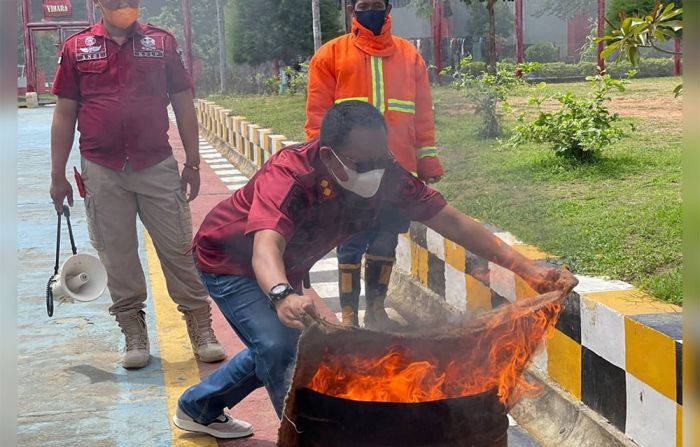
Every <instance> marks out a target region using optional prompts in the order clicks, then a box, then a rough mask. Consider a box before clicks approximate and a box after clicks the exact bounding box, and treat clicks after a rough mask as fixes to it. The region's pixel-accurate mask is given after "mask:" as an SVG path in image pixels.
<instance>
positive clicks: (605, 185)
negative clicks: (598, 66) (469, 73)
mask: <svg viewBox="0 0 700 447" xmlns="http://www.w3.org/2000/svg"><path fill="white" fill-rule="evenodd" d="M679 82H680V81H679V79H678V78H658V79H636V80H632V81H631V82H630V84H629V85H628V89H627V92H626V93H624V94H617V93H616V94H614V95H613V96H614V98H613V100H612V101H611V103H610V108H611V109H612V110H613V111H616V112H619V113H620V114H621V115H622V116H623V118H624V122H625V123H634V124H635V127H636V130H634V131H632V132H629V135H628V136H627V137H626V138H624V139H623V140H622V141H620V142H618V143H616V144H614V145H612V146H610V147H608V148H607V149H606V150H605V152H604V155H603V156H602V157H601V158H600V159H599V160H598V161H597V162H595V163H588V164H578V163H574V162H570V161H567V160H565V159H561V158H560V157H557V156H555V155H554V154H553V152H552V151H551V150H549V149H548V148H547V147H544V146H542V145H535V144H527V145H522V146H520V147H518V148H516V149H511V148H507V147H505V146H504V145H502V144H500V143H499V142H498V141H496V140H483V139H480V138H479V137H477V136H476V135H477V128H478V126H479V121H478V119H477V118H476V117H475V116H474V114H473V112H472V110H471V108H470V107H469V105H468V104H467V102H466V100H465V98H464V95H463V94H462V93H460V92H456V91H454V90H452V89H450V88H448V87H436V88H434V89H433V96H434V98H433V99H434V103H435V116H436V126H437V140H438V147H439V148H440V150H441V152H440V156H441V158H442V162H443V164H444V165H445V167H446V171H447V174H446V176H445V178H444V180H443V181H442V182H440V183H439V185H438V189H440V191H441V192H442V193H443V194H444V195H445V197H446V198H447V199H448V200H449V201H450V202H451V203H452V204H454V205H455V206H456V207H458V208H459V209H461V210H462V211H464V212H466V213H467V214H469V215H472V216H474V217H476V218H479V219H481V220H482V221H484V222H489V223H492V224H494V225H496V226H497V227H500V228H502V229H505V230H508V231H510V232H512V233H514V234H515V235H517V237H518V238H520V239H521V240H523V241H524V242H527V243H530V244H533V245H536V246H538V247H540V248H541V249H543V250H545V251H547V252H548V253H552V254H554V255H557V256H560V257H561V259H562V261H563V262H564V263H566V264H567V265H568V266H569V267H570V268H571V269H572V270H573V271H574V272H576V273H580V274H586V275H599V276H607V277H610V278H613V279H620V280H624V281H628V282H631V283H632V284H635V285H636V286H638V287H640V288H642V289H644V290H646V291H648V292H649V293H651V294H652V295H654V296H656V297H658V298H660V299H663V300H666V301H670V302H674V303H681V301H682V279H681V267H682V251H681V250H682V249H681V246H682V214H681V137H682V108H681V103H682V101H681V100H680V99H675V98H673V95H672V90H673V88H674V87H675V85H676V84H678V83H679ZM534 90H535V88H534V87H528V88H520V89H518V90H516V91H515V92H514V97H513V99H512V101H511V102H512V104H513V105H514V107H515V108H516V109H527V108H528V107H530V106H528V105H527V97H528V96H529V95H531V94H532V93H533V91H534ZM587 90H588V88H587V84H586V83H584V82H579V83H570V84H550V85H548V86H546V87H545V88H544V90H540V93H541V94H552V93H555V92H564V91H573V92H575V93H585V92H586V91H587ZM211 99H213V100H216V101H217V102H219V103H220V104H222V105H224V106H226V107H227V108H230V109H232V110H233V111H234V112H235V113H237V114H241V115H245V116H246V117H248V119H250V120H252V121H254V122H256V123H258V124H261V125H264V126H266V127H271V128H273V129H275V131H277V132H280V133H284V134H285V135H286V136H287V137H289V138H291V139H293V140H296V141H302V140H303V138H304V132H303V124H304V119H305V117H304V98H303V97H301V96H296V97H293V96H243V97H226V98H221V97H218V98H217V97H212V98H211ZM511 123H512V121H509V124H511ZM506 127H509V125H507V126H506Z"/></svg>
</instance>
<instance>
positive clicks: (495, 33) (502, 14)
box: [411, 0, 515, 74]
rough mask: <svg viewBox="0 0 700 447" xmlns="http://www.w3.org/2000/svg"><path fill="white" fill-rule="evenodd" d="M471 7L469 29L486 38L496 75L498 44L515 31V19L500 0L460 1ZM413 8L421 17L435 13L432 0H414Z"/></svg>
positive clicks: (491, 64) (490, 65)
mask: <svg viewBox="0 0 700 447" xmlns="http://www.w3.org/2000/svg"><path fill="white" fill-rule="evenodd" d="M460 1H461V2H462V3H464V4H466V5H467V6H469V7H470V11H469V23H468V25H467V27H468V29H469V30H470V31H471V33H472V36H486V41H487V47H488V55H489V65H488V68H489V73H491V74H495V73H496V60H497V56H498V55H497V46H496V44H497V42H498V40H499V38H506V37H508V36H510V35H511V34H512V33H513V31H514V29H515V17H514V16H513V13H512V11H511V10H510V8H509V7H508V5H507V4H506V3H504V2H503V1H498V0H478V1H477V0H460ZM411 6H412V7H413V8H415V9H416V14H417V15H418V16H421V17H430V16H432V13H433V2H432V0H412V1H411Z"/></svg>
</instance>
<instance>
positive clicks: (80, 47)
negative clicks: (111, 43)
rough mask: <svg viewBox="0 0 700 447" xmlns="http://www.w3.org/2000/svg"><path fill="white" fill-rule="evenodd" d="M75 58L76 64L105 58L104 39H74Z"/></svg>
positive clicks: (93, 37) (82, 37) (81, 37)
mask: <svg viewBox="0 0 700 447" xmlns="http://www.w3.org/2000/svg"><path fill="white" fill-rule="evenodd" d="M75 58H76V60H77V61H78V62H81V61H92V60H95V59H106V58H107V46H106V45H105V39H104V37H96V36H79V37H78V38H77V39H75Z"/></svg>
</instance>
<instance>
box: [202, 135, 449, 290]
mask: <svg viewBox="0 0 700 447" xmlns="http://www.w3.org/2000/svg"><path fill="white" fill-rule="evenodd" d="M319 146H320V145H319V143H318V140H314V141H311V142H308V143H304V144H299V145H296V146H290V147H288V148H285V149H284V150H282V151H280V152H279V153H277V154H275V155H274V156H272V158H270V160H269V161H268V162H267V163H266V164H265V165H263V167H262V169H261V170H260V171H258V173H257V174H255V176H254V177H253V178H252V179H250V181H249V182H248V184H247V185H246V186H244V187H243V188H241V189H239V190H238V191H236V192H235V193H234V194H233V195H231V197H229V198H227V199H225V200H223V201H222V202H220V203H219V204H218V205H217V206H216V207H214V209H213V210H212V211H211V212H209V214H208V215H207V217H206V218H205V219H204V222H203V223H202V225H201V227H200V229H199V231H198V232H197V235H196V236H195V238H194V247H195V249H196V257H197V267H198V268H199V269H200V270H201V271H203V272H207V273H215V274H219V275H238V276H248V277H251V278H254V277H255V273H254V271H253V265H252V263H251V260H252V257H253V233H255V232H256V231H260V230H274V231H277V232H278V233H280V234H281V235H282V236H284V238H285V239H286V241H287V248H286V250H285V253H284V265H285V268H286V272H287V279H289V282H290V283H291V284H292V285H295V286H296V285H298V284H300V283H301V280H302V278H303V276H304V275H305V274H306V273H307V272H308V271H309V270H310V269H311V267H312V266H313V265H314V264H315V263H316V261H318V260H319V259H321V258H322V257H323V256H325V255H326V254H327V253H328V252H329V251H331V250H332V249H333V248H334V247H336V246H337V245H338V244H339V243H340V242H343V241H344V240H345V239H347V238H348V237H349V236H351V235H353V234H355V233H358V232H361V231H365V230H371V229H373V228H376V227H377V224H378V222H379V220H380V219H379V218H380V215H381V216H384V217H382V224H383V227H386V216H391V215H396V216H397V217H398V215H401V216H403V217H404V218H409V219H411V220H417V221H423V220H427V219H430V218H431V217H433V216H435V215H436V214H437V213H438V211H440V210H441V209H442V208H443V207H444V206H445V205H446V202H445V199H444V198H443V197H442V195H440V193H439V192H437V191H435V190H434V189H432V188H430V187H428V186H426V185H425V184H424V183H423V182H421V181H420V180H418V179H417V178H415V177H414V176H413V175H411V174H410V173H409V172H408V171H406V170H404V169H403V168H401V167H400V166H399V165H398V164H395V165H394V167H393V168H390V169H387V170H386V172H385V174H384V178H383V180H382V184H381V186H380V188H379V191H378V192H377V195H376V196H375V197H373V198H371V199H363V198H361V197H360V196H357V195H355V194H353V193H351V192H348V191H346V190H344V189H342V187H340V186H339V185H337V184H336V183H335V182H334V181H332V179H333V176H332V174H331V173H330V172H329V171H328V169H327V168H326V166H325V165H324V164H323V162H322V161H321V160H320V157H319V149H320V147H319ZM397 214H398V215H397Z"/></svg>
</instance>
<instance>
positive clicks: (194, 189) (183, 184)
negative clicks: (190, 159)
mask: <svg viewBox="0 0 700 447" xmlns="http://www.w3.org/2000/svg"><path fill="white" fill-rule="evenodd" d="M199 182H200V178H199V171H195V170H194V169H190V168H188V167H187V166H185V167H184V168H183V169H182V174H181V178H180V191H182V194H184V195H185V197H187V201H188V202H191V201H193V200H194V199H195V198H197V195H199ZM188 185H189V187H190V193H189V194H187V186H188Z"/></svg>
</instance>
